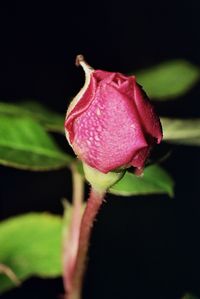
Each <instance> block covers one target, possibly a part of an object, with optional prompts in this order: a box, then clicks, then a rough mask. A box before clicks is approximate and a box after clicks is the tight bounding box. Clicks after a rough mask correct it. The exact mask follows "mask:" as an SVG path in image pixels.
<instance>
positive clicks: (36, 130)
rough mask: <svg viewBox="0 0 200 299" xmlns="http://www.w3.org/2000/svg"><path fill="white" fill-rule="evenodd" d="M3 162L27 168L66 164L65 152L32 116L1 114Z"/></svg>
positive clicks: (0, 139)
mask: <svg viewBox="0 0 200 299" xmlns="http://www.w3.org/2000/svg"><path fill="white" fill-rule="evenodd" d="M0 136H1V137H0V164H2V165H5V166H11V167H16V168H21V169H27V170H37V171H41V170H52V169H57V168H62V167H66V166H67V165H68V164H69V163H70V162H71V158H70V157H69V156H68V155H66V154H65V153H63V152H62V151H61V150H60V149H59V147H58V146H57V145H56V143H55V142H54V141H53V139H52V138H51V137H50V136H49V135H48V134H47V133H46V132H45V130H44V129H43V127H42V126H41V125H40V124H39V123H37V122H35V121H34V120H33V119H31V118H28V117H13V116H12V117H11V116H7V115H1V116H0Z"/></svg>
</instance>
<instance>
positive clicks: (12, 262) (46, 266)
mask: <svg viewBox="0 0 200 299" xmlns="http://www.w3.org/2000/svg"><path fill="white" fill-rule="evenodd" d="M61 233H62V218H60V217H58V216H55V215H50V214H47V213H30V214H26V215H23V216H17V217H14V218H10V219H8V220H5V221H2V222H0V247H1V250H0V264H4V265H6V266H7V267H9V268H10V269H11V270H12V271H13V272H14V273H15V275H16V276H17V278H18V279H20V280H21V281H23V280H25V279H27V278H29V277H31V276H39V277H42V278H51V277H52V278H53V277H58V276H60V275H61ZM13 287H15V285H14V283H13V282H12V281H11V280H10V279H9V278H8V277H7V276H6V275H4V274H0V293H3V292H5V291H6V290H9V289H11V288H13Z"/></svg>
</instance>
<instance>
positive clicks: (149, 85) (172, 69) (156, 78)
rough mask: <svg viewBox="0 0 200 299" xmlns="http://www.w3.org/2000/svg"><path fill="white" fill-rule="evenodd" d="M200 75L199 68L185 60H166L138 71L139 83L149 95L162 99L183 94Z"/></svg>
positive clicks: (155, 98)
mask: <svg viewBox="0 0 200 299" xmlns="http://www.w3.org/2000/svg"><path fill="white" fill-rule="evenodd" d="M199 77H200V70H199V68H198V67H196V66H194V65H192V64H191V63H189V62H187V61H184V60H171V61H166V62H163V63H161V64H159V65H157V66H153V67H152V68H149V69H146V70H141V71H139V72H138V73H136V78H137V81H138V83H140V84H141V85H142V86H143V87H144V90H145V91H146V92H147V94H148V95H149V97H150V98H152V99H154V100H160V101H161V100H168V99H173V98H176V97H179V96H181V95H183V94H184V93H186V92H187V91H189V90H190V89H191V88H192V87H193V86H194V84H195V83H196V82H197V81H198V80H199Z"/></svg>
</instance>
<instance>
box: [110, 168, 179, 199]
mask: <svg viewBox="0 0 200 299" xmlns="http://www.w3.org/2000/svg"><path fill="white" fill-rule="evenodd" d="M173 187H174V182H173V180H172V178H171V177H170V176H169V174H168V173H167V172H166V171H165V170H164V169H162V168H161V167H160V166H158V165H152V166H148V167H146V168H145V170H144V175H143V176H141V177H138V176H136V175H134V174H133V173H130V172H126V174H125V175H124V177H123V178H122V179H121V180H120V181H119V182H118V183H116V184H115V185H114V186H113V187H112V188H110V190H109V192H110V193H113V194H116V195H122V196H131V195H147V194H164V193H166V194H168V195H169V196H170V197H172V196H173Z"/></svg>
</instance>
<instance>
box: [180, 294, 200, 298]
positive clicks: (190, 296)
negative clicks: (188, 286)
mask: <svg viewBox="0 0 200 299" xmlns="http://www.w3.org/2000/svg"><path fill="white" fill-rule="evenodd" d="M182 299H199V298H198V297H196V296H194V295H192V294H189V293H188V294H185V295H184V296H183V297H182Z"/></svg>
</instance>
